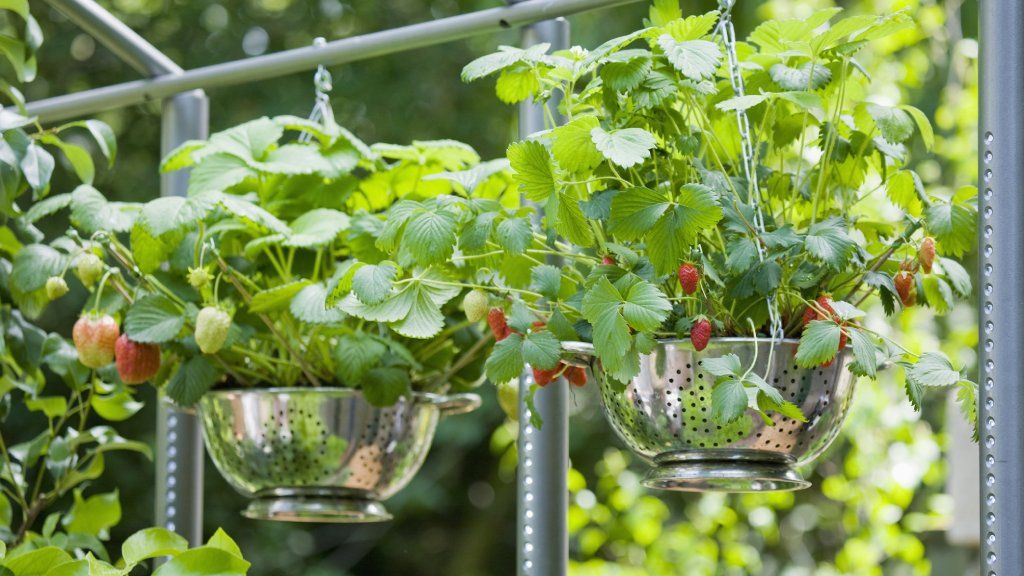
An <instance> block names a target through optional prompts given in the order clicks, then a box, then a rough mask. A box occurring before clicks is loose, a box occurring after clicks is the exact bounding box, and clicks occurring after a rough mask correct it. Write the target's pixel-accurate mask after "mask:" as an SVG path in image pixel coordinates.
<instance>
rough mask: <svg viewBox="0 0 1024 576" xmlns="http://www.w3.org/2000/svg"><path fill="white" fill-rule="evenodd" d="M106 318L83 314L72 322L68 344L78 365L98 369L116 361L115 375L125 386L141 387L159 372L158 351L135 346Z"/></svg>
mask: <svg viewBox="0 0 1024 576" xmlns="http://www.w3.org/2000/svg"><path fill="white" fill-rule="evenodd" d="M120 332H121V330H120V328H119V327H118V325H117V321H116V320H114V318H113V317H111V316H110V315H109V314H86V315H84V316H82V317H81V318H79V319H78V321H77V322H75V326H74V328H72V330H71V340H72V341H73V342H74V343H75V350H77V351H78V361H79V362H81V363H82V364H83V365H84V366H87V367H89V368H94V369H95V368H101V367H103V366H106V365H107V364H110V363H111V362H113V361H116V366H117V374H118V376H120V378H121V381H122V382H124V383H125V384H141V383H143V382H145V381H146V380H149V379H150V378H152V377H153V376H156V373H157V371H158V370H159V369H160V347H159V346H157V345H156V344H145V343H142V342H135V341H134V340H132V339H130V338H128V335H127V334H121V333H120Z"/></svg>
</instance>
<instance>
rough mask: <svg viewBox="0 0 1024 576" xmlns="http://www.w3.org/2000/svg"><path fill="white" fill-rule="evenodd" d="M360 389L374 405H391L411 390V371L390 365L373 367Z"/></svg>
mask: <svg viewBox="0 0 1024 576" xmlns="http://www.w3.org/2000/svg"><path fill="white" fill-rule="evenodd" d="M360 389H361V390H362V392H363V397H365V398H366V401H367V402H369V403H370V404H371V405H372V406H391V405H393V404H394V403H395V402H398V399H399V398H401V397H402V396H404V395H406V394H408V393H409V392H410V391H411V386H410V382H409V371H408V370H406V369H404V368H396V367H390V366H381V367H378V368H371V369H370V370H369V371H368V372H367V373H366V377H365V378H364V379H363V384H362V386H361V387H360Z"/></svg>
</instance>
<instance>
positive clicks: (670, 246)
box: [384, 0, 976, 420]
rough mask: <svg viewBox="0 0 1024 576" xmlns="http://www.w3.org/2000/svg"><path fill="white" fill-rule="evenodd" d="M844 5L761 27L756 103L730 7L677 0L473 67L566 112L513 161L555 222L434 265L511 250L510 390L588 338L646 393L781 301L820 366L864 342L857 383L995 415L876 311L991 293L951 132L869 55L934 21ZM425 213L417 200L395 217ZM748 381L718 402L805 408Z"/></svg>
mask: <svg viewBox="0 0 1024 576" xmlns="http://www.w3.org/2000/svg"><path fill="white" fill-rule="evenodd" d="M838 12H839V10H833V9H829V10H822V11H819V12H815V13H814V14H813V15H812V16H810V17H808V18H806V19H803V20H788V21H770V22H765V23H763V24H761V25H760V26H758V27H757V28H756V29H755V30H754V31H753V32H752V33H751V34H750V35H749V37H748V38H747V39H746V41H745V42H740V43H739V45H738V47H737V54H738V58H739V63H738V64H739V66H738V69H739V70H740V73H741V74H742V77H743V80H744V83H745V85H746V95H742V96H737V95H736V92H735V91H734V89H733V85H732V84H731V83H730V78H729V67H728V63H727V62H726V61H725V58H724V57H725V51H724V49H723V44H722V41H721V39H720V36H719V35H717V34H715V27H716V23H717V22H718V20H719V14H718V13H717V12H710V13H707V14H702V15H697V16H690V17H685V18H684V17H683V16H682V14H681V13H680V11H679V9H678V6H677V3H676V2H672V1H663V0H656V1H655V2H654V7H653V8H652V9H651V12H650V20H649V21H648V22H647V23H646V25H645V27H644V28H642V29H640V30H637V31H635V32H633V33H631V34H628V35H626V36H623V37H619V38H615V39H612V40H609V41H608V42H605V43H604V44H602V45H600V46H598V47H597V48H595V49H593V50H586V49H584V48H581V47H578V46H577V47H573V48H572V49H570V50H565V51H558V52H554V53H549V46H547V45H543V44H542V45H537V46H533V47H530V48H527V49H519V48H511V47H502V48H501V49H500V50H499V51H498V52H496V53H494V54H490V55H487V56H483V57H481V58H479V59H477V60H474V61H473V62H471V63H469V64H468V65H467V66H466V67H465V69H464V71H463V79H464V80H466V81H476V80H479V79H482V78H485V77H489V76H497V94H498V96H499V98H501V99H502V100H503V101H506V102H509V103H514V102H519V101H522V100H526V99H528V98H532V99H533V100H534V101H536V102H539V103H542V104H543V105H544V106H545V110H546V113H547V117H548V126H547V128H546V129H545V130H543V131H540V132H538V133H536V134H532V135H530V136H528V137H527V138H526V139H524V140H522V141H519V142H515V143H514V144H512V145H511V146H509V148H508V151H507V157H508V160H509V162H510V165H511V168H512V170H513V172H514V176H513V179H514V181H515V183H516V185H517V187H518V189H519V191H520V192H521V193H522V194H524V195H525V196H526V198H528V199H529V200H530V201H532V202H534V203H536V204H537V205H538V206H540V207H541V208H542V209H543V215H544V216H543V221H542V224H541V227H540V230H538V231H536V232H535V233H534V234H533V235H530V234H528V233H527V230H526V227H525V221H524V225H523V230H522V232H521V233H520V232H519V230H518V226H517V225H514V224H511V223H509V222H508V221H504V222H503V223H502V224H501V225H499V230H498V232H499V234H498V235H499V236H501V228H502V227H504V229H505V232H506V235H505V236H504V237H503V238H499V239H498V241H496V242H494V243H492V244H488V245H487V246H484V245H482V244H474V242H473V241H474V240H475V239H476V238H477V235H478V234H481V232H480V230H479V228H480V223H481V222H487V223H490V222H492V221H499V220H501V219H502V218H503V217H504V215H503V213H501V212H500V211H499V212H489V213H482V214H474V215H473V216H472V217H465V218H461V219H459V222H461V223H462V225H461V226H459V227H457V228H455V229H452V228H450V227H448V228H445V234H446V235H445V236H443V237H438V238H436V240H437V241H438V244H437V246H438V249H437V250H435V251H431V253H430V254H427V253H422V254H418V255H415V256H423V257H424V258H422V259H421V261H420V262H419V263H420V264H422V265H426V266H430V265H436V264H437V262H438V261H439V260H440V259H441V258H442V257H446V256H448V255H449V254H451V253H452V248H453V247H454V246H456V245H458V246H459V248H460V249H462V254H461V257H462V258H469V257H471V256H469V254H470V253H469V252H468V251H466V250H464V249H463V248H464V246H465V245H466V244H470V245H471V246H472V247H474V248H479V249H480V250H492V251H498V252H503V253H504V259H503V260H501V261H493V262H487V265H486V266H483V265H482V266H481V268H480V272H481V273H483V272H487V273H489V274H490V277H489V280H490V284H491V286H492V291H493V292H495V293H496V294H499V295H500V296H501V297H502V302H503V308H502V309H503V311H505V312H507V313H508V315H509V317H510V319H511V320H510V321H509V325H510V326H511V333H510V335H508V337H507V338H504V339H502V340H501V341H500V342H499V343H498V344H497V345H496V346H495V349H494V352H493V354H492V355H491V356H490V357H489V359H488V361H487V375H488V376H489V377H490V378H491V380H494V381H497V382H501V381H505V380H508V379H511V378H513V377H515V376H516V375H518V374H519V373H520V372H521V370H522V369H523V367H524V364H526V363H529V364H532V365H533V366H534V368H539V369H541V370H550V369H552V368H553V367H555V366H557V365H558V362H559V358H560V356H561V355H562V353H561V349H560V347H559V344H560V342H562V341H566V340H578V339H582V340H587V341H590V342H592V343H593V345H594V347H595V349H596V354H597V357H598V358H599V359H600V365H601V369H602V370H603V372H604V373H605V377H607V378H609V379H610V380H612V381H616V382H619V383H625V382H628V381H629V380H630V379H631V378H632V377H633V376H635V375H636V374H637V373H638V371H639V366H640V364H639V355H640V354H643V353H646V352H649V351H650V350H651V349H652V347H653V346H654V345H655V343H656V342H657V341H658V340H664V339H677V340H686V339H687V338H692V341H693V345H694V346H695V347H696V348H698V349H700V348H702V347H703V346H704V345H706V343H707V341H708V339H709V338H710V337H714V336H747V337H750V336H754V337H758V338H769V337H770V336H771V335H772V334H771V333H770V332H771V323H770V316H771V315H770V310H771V308H772V306H774V307H776V308H777V310H778V313H779V316H780V321H781V332H782V333H784V336H785V337H787V338H799V339H800V345H799V352H798V354H797V357H796V362H797V363H798V364H800V365H801V366H803V367H812V366H818V365H827V364H829V363H831V362H832V361H833V360H834V358H835V357H836V355H837V353H838V352H839V351H840V350H841V349H842V348H844V347H845V344H846V343H847V342H848V343H849V346H850V349H851V350H850V352H851V353H852V354H853V357H854V361H853V363H852V367H851V369H852V370H853V371H854V372H855V373H856V374H858V375H861V376H867V377H874V376H876V374H877V373H878V371H879V370H880V369H882V368H884V367H887V366H897V367H900V368H901V369H902V370H903V371H904V373H905V376H906V378H905V380H906V391H907V395H908V397H909V398H910V400H911V402H913V403H914V405H915V406H917V405H918V404H919V403H920V400H921V394H922V390H923V389H924V387H926V386H956V387H958V388H959V397H960V400H961V403H962V405H963V407H964V411H965V413H967V414H968V416H969V417H970V418H971V419H972V420H973V419H974V418H975V410H974V404H975V395H976V393H975V388H976V386H975V384H974V383H972V382H970V381H969V380H967V379H966V378H965V377H964V375H963V374H962V372H961V371H960V370H958V369H957V368H955V367H954V366H953V365H952V363H951V361H950V360H949V359H948V358H946V357H945V356H944V355H942V354H941V353H938V352H926V353H924V354H916V353H913V352H911V351H910V350H907V349H906V348H904V347H902V346H901V345H900V344H899V343H897V342H894V341H892V340H891V339H889V338H888V337H887V336H886V335H885V334H883V333H882V332H879V331H878V330H875V329H873V328H871V327H870V326H869V325H868V324H867V323H866V322H864V316H865V313H864V312H863V311H862V310H861V309H860V307H861V306H862V305H863V304H864V303H865V302H868V301H869V300H871V299H878V300H880V301H881V304H882V306H883V307H884V310H885V312H886V314H888V315H890V316H893V317H895V316H896V315H898V314H899V313H900V311H901V309H902V308H903V307H907V306H915V305H916V306H926V307H929V308H931V309H932V310H933V311H934V312H935V313H937V314H942V313H944V312H946V311H948V310H949V309H950V308H951V307H952V306H953V305H954V303H955V301H956V300H957V299H958V298H964V297H967V296H969V295H970V294H971V291H972V286H971V278H970V274H968V273H967V271H966V270H965V269H964V267H963V266H962V265H961V263H960V261H959V260H958V259H959V258H960V257H962V256H963V255H964V254H966V253H967V252H968V251H969V250H971V248H972V245H973V241H974V235H975V226H976V224H975V217H976V203H975V197H976V190H975V189H974V188H973V187H963V188H961V189H958V190H941V189H935V190H925V189H924V187H923V186H922V185H921V180H920V178H919V177H918V176H917V174H916V173H915V172H914V170H913V169H912V164H911V158H910V157H911V152H912V151H914V150H922V149H927V148H929V147H930V146H931V144H932V141H933V138H934V136H933V129H932V127H931V125H930V123H929V121H928V119H927V117H926V116H925V114H924V113H922V112H921V111H920V110H918V109H916V108H913V107H911V106H906V105H899V104H895V103H892V102H887V101H885V99H884V98H882V96H881V95H878V94H875V93H873V92H872V84H871V79H870V78H869V77H868V76H867V75H866V73H865V72H864V70H863V68H862V67H861V65H860V64H859V62H858V56H859V54H860V52H861V51H863V50H864V49H865V48H866V47H867V46H869V45H870V44H871V43H872V42H874V41H876V40H878V39H881V38H884V37H886V36H890V35H893V34H899V33H902V32H904V31H906V30H910V29H912V28H913V27H914V26H915V24H914V22H913V21H912V20H911V18H910V17H909V16H908V15H907V14H906V13H904V12H897V13H894V14H889V15H885V16H880V17H876V16H852V17H849V18H844V19H837V14H838ZM740 111H743V112H745V114H746V116H747V118H748V120H749V125H750V129H749V134H750V141H749V142H744V140H743V139H742V138H741V136H740V134H741V132H740V131H739V129H738V127H737V113H738V112H740ZM556 113H557V114H559V115H561V116H562V117H564V123H557V122H555V115H556ZM746 144H749V145H750V146H751V148H750V149H749V152H750V154H751V155H752V158H753V166H750V167H749V170H745V169H744V155H743V150H744V146H745V145H746ZM748 173H749V174H751V175H753V177H751V178H747V177H746V176H745V175H746V174H748ZM438 208H439V209H440V210H448V209H450V207H448V206H446V207H441V206H438ZM460 209H461V208H460ZM523 212H525V209H524V210H523ZM404 213H405V210H404V208H403V206H402V204H401V203H400V204H399V205H396V206H395V208H394V209H393V211H392V216H391V219H392V220H391V222H389V226H391V225H397V223H399V222H400V221H401V218H402V215H403V214H404ZM438 218H440V217H438ZM502 239H503V240H504V241H501V240H502ZM413 246H414V244H410V243H404V244H401V245H399V246H398V249H399V250H405V251H406V252H415V251H416V250H415V248H413ZM384 248H388V246H384ZM546 253H553V254H556V255H557V256H559V257H560V258H561V259H562V263H561V264H550V263H546V262H544V261H543V259H544V255H545V254H546ZM487 254H489V253H488V252H483V253H482V254H481V255H480V258H481V259H483V260H484V261H486V258H485V255H487ZM428 256H430V258H428ZM432 257H436V258H438V260H436V261H435V260H432V259H431V258H432ZM472 257H475V256H472ZM770 302H773V303H774V304H770ZM538 320H539V321H542V322H543V324H541V325H539V326H541V327H534V322H536V321H538ZM748 372H749V371H748ZM720 381H722V382H731V381H730V380H729V379H728V378H725V377H723V378H721V379H720ZM742 383H743V386H744V388H746V391H747V392H748V394H745V395H744V394H731V395H728V399H727V400H728V402H734V403H740V405H739V406H731V405H730V406H719V407H716V410H715V413H716V414H730V415H739V414H742V413H743V410H744V408H745V406H743V404H747V403H749V407H750V408H752V409H755V410H761V409H762V408H763V407H765V406H767V407H769V409H771V408H774V409H776V411H780V412H783V413H792V408H793V407H792V406H785V405H781V404H780V405H777V406H776V405H773V404H772V403H771V402H770V401H766V400H769V399H768V398H767V396H765V393H764V391H763V390H762V389H760V388H759V387H758V383H757V382H754V381H753V380H750V381H747V380H743V382H742ZM721 396H722V397H725V396H726V395H721ZM723 401H725V400H723Z"/></svg>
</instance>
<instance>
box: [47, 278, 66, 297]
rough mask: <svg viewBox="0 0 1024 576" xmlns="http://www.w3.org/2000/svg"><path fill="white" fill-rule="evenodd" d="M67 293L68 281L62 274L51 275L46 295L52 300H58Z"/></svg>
mask: <svg viewBox="0 0 1024 576" xmlns="http://www.w3.org/2000/svg"><path fill="white" fill-rule="evenodd" d="M67 293H68V283H67V282H65V281H64V278H63V277H62V276H50V278H49V279H47V280H46V297H47V298H49V299H50V300H56V299H57V298H60V297H61V296H63V295H65V294H67Z"/></svg>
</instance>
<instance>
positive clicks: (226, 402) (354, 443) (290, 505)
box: [199, 388, 480, 522]
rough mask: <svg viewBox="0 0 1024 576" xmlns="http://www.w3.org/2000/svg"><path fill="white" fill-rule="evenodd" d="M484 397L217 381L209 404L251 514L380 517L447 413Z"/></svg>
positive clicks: (211, 424) (226, 466)
mask: <svg viewBox="0 0 1024 576" xmlns="http://www.w3.org/2000/svg"><path fill="white" fill-rule="evenodd" d="M479 405H480V398H479V397H478V396H476V395H474V394H456V395H451V396H440V395H436V394H414V395H413V396H411V397H403V398H402V399H400V400H399V401H398V402H397V403H396V404H395V405H394V406H389V407H385V408H379V407H375V406H372V405H370V404H369V403H368V402H367V401H366V400H365V399H364V398H363V395H362V394H361V393H360V392H358V391H356V390H351V389H347V388H269V389H247V390H215V391H213V392H209V393H207V394H206V395H205V396H203V398H202V400H201V401H200V403H199V412H200V415H201V417H202V422H203V427H204V432H205V440H206V448H207V450H208V451H209V453H210V457H211V458H212V459H213V462H214V464H215V465H216V466H217V469H218V470H219V471H220V473H221V475H223V476H224V478H225V480H227V482H228V483H229V484H230V485H231V486H232V487H234V488H235V489H236V490H238V491H239V492H241V493H242V494H243V495H245V496H248V497H250V498H253V501H252V502H251V503H250V504H249V507H248V508H247V509H246V510H245V511H244V512H243V514H244V515H245V516H248V517H250V518H257V519H265V520H287V521H297V522H378V521H384V520H390V519H391V515H390V514H389V513H388V512H387V510H386V509H385V508H384V505H383V504H382V503H381V502H382V501H383V500H385V499H387V498H388V497H390V496H391V495H393V494H395V493H396V492H398V491H399V490H401V489H402V488H403V487H405V486H406V485H407V484H408V483H409V481H410V480H412V478H413V476H415V474H416V472H417V471H419V469H420V466H421V465H422V464H423V460H424V459H425V458H426V456H427V451H428V450H429V449H430V444H431V441H432V440H433V438H434V430H435V428H436V427H437V422H438V420H439V418H440V417H441V416H445V415H450V414H461V413H464V412H469V411H472V410H474V409H475V408H477V407H478V406H479Z"/></svg>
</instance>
